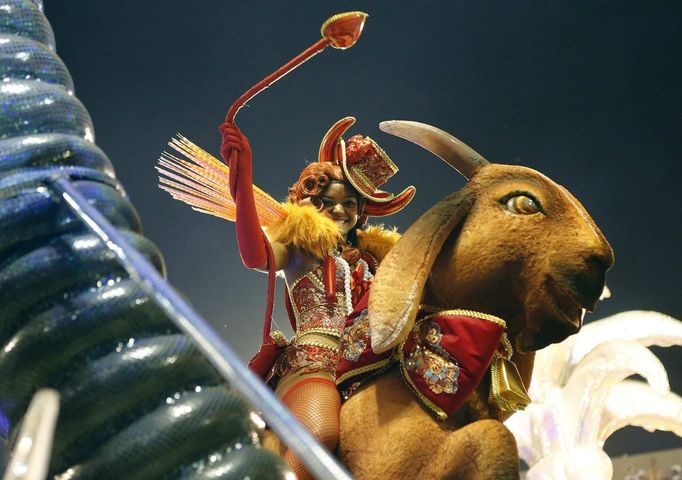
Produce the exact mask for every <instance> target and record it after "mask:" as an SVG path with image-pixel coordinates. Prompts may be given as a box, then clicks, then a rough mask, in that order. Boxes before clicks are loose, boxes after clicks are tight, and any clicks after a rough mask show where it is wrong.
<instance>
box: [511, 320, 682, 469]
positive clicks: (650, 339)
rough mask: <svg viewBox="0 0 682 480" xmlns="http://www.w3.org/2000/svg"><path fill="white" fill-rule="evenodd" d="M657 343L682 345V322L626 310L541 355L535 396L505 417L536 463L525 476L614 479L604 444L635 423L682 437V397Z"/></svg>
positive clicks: (535, 372) (523, 452) (535, 374)
mask: <svg viewBox="0 0 682 480" xmlns="http://www.w3.org/2000/svg"><path fill="white" fill-rule="evenodd" d="M652 345H655V346H660V347H669V346H673V345H678V346H679V345H682V322H681V321H679V320H676V319H674V318H672V317H669V316H667V315H664V314H662V313H657V312H649V311H629V312H623V313H620V314H617V315H613V316H611V317H607V318H604V319H602V320H598V321H595V322H592V323H590V324H587V325H585V326H584V327H583V329H582V330H581V332H580V333H579V334H577V335H573V336H572V337H569V338H568V339H567V340H565V341H564V342H562V343H560V344H556V345H551V346H549V347H547V348H545V349H544V350H541V351H540V352H538V353H537V356H536V361H535V368H534V370H533V383H532V385H531V388H530V390H529V393H530V396H531V398H532V400H533V401H532V403H531V404H530V405H529V406H528V407H527V408H526V410H525V411H523V412H518V413H516V414H515V415H513V416H512V417H511V418H510V419H509V420H507V422H505V424H506V426H507V427H509V429H510V430H511V431H512V432H513V433H514V436H515V437H516V441H517V443H518V447H519V454H520V457H521V458H522V459H523V460H524V461H525V462H526V463H527V464H528V465H529V466H530V470H529V471H528V475H527V477H526V478H528V479H531V480H534V479H545V478H552V479H555V480H573V479H580V480H585V479H595V480H596V479H599V480H601V479H611V478H612V476H613V467H612V464H611V459H610V458H609V457H608V456H607V455H606V453H605V452H604V450H603V446H604V442H605V441H606V439H607V438H608V437H609V436H611V434H612V433H614V432H615V431H617V430H619V429H621V428H623V427H626V426H629V425H632V426H637V427H642V428H644V429H645V430H648V431H654V430H663V431H670V432H673V433H675V434H676V435H678V436H680V437H682V397H680V396H679V395H677V394H675V393H673V392H671V391H670V385H669V383H668V375H667V373H666V370H665V367H664V366H663V364H662V363H661V361H660V360H659V359H658V358H657V357H656V356H655V355H654V354H653V353H652V352H651V350H649V348H648V347H649V346H652ZM632 375H639V376H641V377H642V378H643V379H644V380H634V379H631V378H629V377H631V376H632Z"/></svg>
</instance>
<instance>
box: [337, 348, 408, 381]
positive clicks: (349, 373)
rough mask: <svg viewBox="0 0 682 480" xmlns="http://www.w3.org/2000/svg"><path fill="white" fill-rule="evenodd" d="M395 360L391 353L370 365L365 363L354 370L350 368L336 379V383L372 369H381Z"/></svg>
mask: <svg viewBox="0 0 682 480" xmlns="http://www.w3.org/2000/svg"><path fill="white" fill-rule="evenodd" d="M394 360H395V358H394V357H393V355H390V356H389V357H387V358H384V359H383V360H379V361H378V362H374V363H370V364H369V365H365V366H363V367H359V368H356V369H354V370H349V371H347V372H346V373H344V374H343V375H341V376H340V377H338V378H337V379H336V384H337V385H340V384H341V383H343V382H345V381H346V380H348V379H349V378H351V377H353V376H356V375H362V374H363V373H367V372H371V371H372V370H377V371H378V370H381V369H382V368H384V367H386V366H388V365H390V364H391V363H393V361H394Z"/></svg>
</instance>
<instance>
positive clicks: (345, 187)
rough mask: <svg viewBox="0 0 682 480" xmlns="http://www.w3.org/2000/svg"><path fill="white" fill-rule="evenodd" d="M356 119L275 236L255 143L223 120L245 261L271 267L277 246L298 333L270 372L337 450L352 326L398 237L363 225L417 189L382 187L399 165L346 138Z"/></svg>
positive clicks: (304, 179)
mask: <svg viewBox="0 0 682 480" xmlns="http://www.w3.org/2000/svg"><path fill="white" fill-rule="evenodd" d="M354 122H355V119H354V118H352V117H346V118H344V119H341V120H340V121H339V122H337V123H336V124H335V125H334V126H332V128H331V129H330V130H329V132H328V133H327V135H326V136H325V137H324V139H323V141H322V145H321V147H320V153H319V158H318V162H317V163H313V164H310V165H308V166H307V167H305V168H304V169H303V171H302V172H301V174H300V176H299V179H298V181H297V182H296V183H294V184H293V185H292V187H291V188H290V189H289V202H288V204H284V205H282V207H283V208H284V210H285V211H286V217H285V218H284V219H283V220H282V221H281V222H278V223H277V224H274V225H269V226H268V228H267V237H266V235H265V234H264V233H263V231H262V230H261V226H260V224H259V222H258V217H257V215H256V206H255V202H254V197H253V185H252V175H251V147H250V145H249V142H248V140H247V138H246V137H245V136H244V135H243V134H242V133H241V131H240V130H239V129H238V128H237V127H236V125H235V124H234V123H230V122H226V123H224V124H223V125H221V126H220V132H221V134H222V136H223V141H222V146H221V154H222V156H223V158H224V159H225V160H226V162H228V164H229V163H230V159H231V158H234V159H235V161H233V162H232V164H230V165H229V166H230V170H231V193H232V196H233V199H234V201H235V203H236V208H237V221H236V223H237V241H238V245H239V251H240V254H241V256H242V261H243V262H244V264H245V265H246V266H247V267H249V268H255V269H259V270H267V268H268V266H269V265H268V255H267V250H268V248H269V247H271V248H272V250H271V252H272V256H271V257H270V258H272V259H273V261H274V264H275V265H274V266H275V270H278V271H282V272H283V273H284V277H285V280H286V284H287V290H288V298H287V300H288V302H287V303H288V305H287V310H288V311H289V313H290V316H293V318H292V324H293V325H294V327H295V331H296V335H295V337H294V338H293V340H292V341H291V343H290V344H289V345H288V346H287V347H286V349H285V350H284V353H283V354H282V355H281V356H280V357H279V358H278V360H277V362H276V363H275V365H274V366H273V367H272V369H271V371H270V374H269V376H268V377H269V379H270V380H271V381H272V382H273V383H274V384H275V385H276V386H275V392H276V394H277V395H278V396H279V397H280V398H281V399H282V402H283V403H284V404H285V405H287V407H288V408H289V409H290V410H291V411H292V413H293V414H294V415H295V416H296V417H297V418H298V419H299V420H300V421H301V422H302V423H303V425H305V426H306V427H307V428H308V429H309V430H310V431H311V433H312V434H313V435H314V436H315V437H316V438H317V439H318V440H319V441H320V442H321V443H322V444H323V445H325V446H326V447H327V448H328V449H329V450H331V451H334V449H335V448H336V446H337V443H338V440H339V412H340V408H341V399H340V396H339V393H338V391H337V388H336V375H335V372H336V367H337V365H338V363H339V345H340V341H341V337H342V335H343V329H344V324H345V323H346V319H347V317H348V316H349V315H350V314H351V312H352V311H353V309H354V307H356V306H357V305H358V302H360V301H361V297H363V295H365V294H366V293H367V289H368V288H369V285H370V284H371V281H372V277H373V274H374V271H375V269H376V266H377V263H378V261H380V260H381V258H382V257H383V256H384V255H385V253H386V252H387V251H388V250H389V249H390V247H391V246H392V245H393V244H394V243H395V241H396V240H397V238H398V234H397V233H395V232H394V231H385V230H383V228H382V227H370V228H368V229H364V230H363V229H361V228H362V227H363V226H364V224H365V221H366V219H367V217H368V216H385V215H390V214H392V213H395V212H397V211H399V210H401V209H402V208H404V207H405V206H406V205H407V204H408V203H409V202H410V200H411V199H412V198H413V196H414V193H415V190H414V187H408V188H406V189H405V190H404V191H403V192H402V193H400V194H399V195H397V196H395V195H392V194H389V193H387V192H383V191H381V190H378V187H379V186H381V185H382V184H383V183H384V182H386V180H388V179H389V178H390V177H391V176H393V175H394V174H395V173H396V172H397V170H398V169H397V167H396V166H395V164H393V162H392V161H391V160H390V159H389V158H388V156H387V155H386V153H385V152H384V151H383V150H382V149H381V148H380V147H379V146H378V145H377V144H376V142H374V141H373V140H372V139H370V138H368V137H363V136H361V135H356V136H353V137H351V138H350V139H349V140H348V143H347V144H346V143H345V142H344V140H343V139H342V138H341V137H342V135H343V133H344V132H345V131H346V130H347V129H348V128H349V127H350V126H351V125H352V124H353V123H354ZM233 151H236V152H238V153H237V155H236V157H233V156H232V155H233V154H232V152H233ZM285 459H286V460H287V461H288V462H289V464H290V465H291V467H292V469H293V470H294V472H295V473H296V474H297V475H298V478H299V479H306V478H311V476H310V474H309V473H308V472H307V471H306V470H305V468H304V466H303V464H302V463H301V462H300V461H299V459H298V458H296V457H295V456H294V455H293V453H292V451H291V450H287V451H286V453H285Z"/></svg>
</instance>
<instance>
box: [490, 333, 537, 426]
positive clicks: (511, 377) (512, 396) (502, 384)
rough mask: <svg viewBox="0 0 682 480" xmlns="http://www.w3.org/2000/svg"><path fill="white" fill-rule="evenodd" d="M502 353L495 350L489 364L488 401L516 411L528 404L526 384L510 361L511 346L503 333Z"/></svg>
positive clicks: (504, 409) (503, 408)
mask: <svg viewBox="0 0 682 480" xmlns="http://www.w3.org/2000/svg"><path fill="white" fill-rule="evenodd" d="M501 342H502V345H503V347H504V350H505V352H504V354H501V353H499V352H495V355H494V357H493V361H492V363H491V364H490V395H489V398H488V401H489V402H490V403H492V404H493V405H497V407H498V408H499V409H500V410H502V411H504V412H510V413H513V412H517V411H519V410H523V409H524V408H526V407H527V406H528V404H530V402H531V398H530V396H529V395H528V391H527V390H526V386H525V385H524V384H523V380H522V379H521V374H519V370H518V368H516V364H515V363H514V362H512V361H511V356H512V347H511V344H510V343H509V340H508V339H507V335H506V334H505V335H504V336H503V337H502V341H501Z"/></svg>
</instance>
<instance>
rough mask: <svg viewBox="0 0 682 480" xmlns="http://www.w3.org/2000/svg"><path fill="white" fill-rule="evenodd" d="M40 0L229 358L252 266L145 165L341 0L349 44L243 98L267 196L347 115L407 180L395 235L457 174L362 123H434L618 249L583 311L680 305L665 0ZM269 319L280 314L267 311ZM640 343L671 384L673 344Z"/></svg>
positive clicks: (254, 294) (673, 97)
mask: <svg viewBox="0 0 682 480" xmlns="http://www.w3.org/2000/svg"><path fill="white" fill-rule="evenodd" d="M45 3H46V5H45V11H46V14H47V16H48V19H50V21H51V23H52V26H53V28H54V30H55V35H56V39H57V51H58V53H59V54H60V56H61V57H62V59H63V60H64V62H65V63H66V65H67V66H68V68H69V70H70V71H71V74H72V76H73V78H74V81H75V85H76V95H77V96H78V97H79V98H80V100H81V101H82V102H83V104H84V105H85V106H86V108H87V109H88V110H89V112H90V114H91V116H92V117H93V120H94V124H95V128H96V134H97V144H98V145H99V146H100V147H101V148H102V149H103V150H104V151H105V152H107V154H108V155H109V157H110V158H111V160H112V161H113V163H114V165H115V167H116V169H117V175H118V177H119V179H120V180H121V181H122V182H123V184H124V185H125V186H126V189H127V191H128V193H129V195H130V196H131V198H132V200H133V203H134V204H135V205H136V207H137V209H138V211H139V213H140V216H141V218H142V221H143V224H144V226H145V234H146V235H147V236H148V237H150V238H151V239H152V240H154V241H155V242H156V243H157V244H158V245H159V247H160V248H161V250H162V251H163V252H164V255H165V258H166V261H167V264H168V271H169V278H170V281H171V282H172V283H173V285H175V286H176V287H177V288H178V289H179V290H180V291H182V292H183V293H184V294H185V295H186V296H187V297H188V298H189V299H190V300H191V302H192V304H193V305H194V306H195V307H196V308H197V310H198V311H199V312H200V313H201V314H202V315H204V316H205V318H206V319H208V320H209V321H210V322H211V323H212V324H213V325H215V326H216V327H217V328H218V329H219V330H220V331H221V332H222V333H223V335H224V337H225V338H226V339H227V340H228V341H229V342H230V343H231V345H232V346H233V347H234V348H235V349H236V351H237V352H238V353H239V354H240V355H241V356H243V357H244V358H248V356H249V355H250V354H251V353H252V352H253V351H254V350H255V349H256V348H257V346H258V343H259V339H260V335H259V330H260V328H261V325H262V315H263V306H262V303H263V299H264V294H265V277H264V276H263V275H260V274H258V273H254V272H249V271H247V270H245V269H244V268H243V267H242V265H241V262H240V260H239V257H238V253H237V250H236V242H235V240H234V228H233V225H232V224H229V223H227V222H224V221H221V220H218V219H215V218H213V217H209V216H204V215H200V214H198V213H195V212H193V211H191V210H190V209H189V208H188V207H187V206H185V205H184V204H180V203H178V202H175V201H173V200H171V199H170V197H169V196H168V195H166V194H165V193H164V192H162V191H160V190H159V189H158V188H157V187H156V183H157V179H156V172H155V170H154V168H153V167H154V164H155V161H156V159H157V157H158V155H159V153H160V152H161V151H162V150H164V149H165V144H166V142H167V141H168V139H169V138H170V137H171V136H172V135H174V134H175V132H182V133H183V134H185V135H186V136H188V137H189V138H191V139H193V140H194V141H195V142H196V143H198V144H200V145H202V146H204V147H205V148H207V149H208V150H209V151H211V152H213V153H214V154H217V153H218V145H219V137H218V134H217V129H216V128H217V126H218V124H219V123H220V122H221V121H222V119H223V118H224V115H225V112H226V110H227V107H228V106H229V105H230V104H231V103H232V101H233V100H234V99H235V98H237V97H238V96H239V95H240V94H241V93H242V92H243V91H244V90H245V89H246V88H248V87H249V86H250V85H251V84H253V83H255V82H256V81H258V80H259V79H261V78H262V77H263V76H265V75H266V74H267V73H270V72H271V71H272V70H274V69H275V68H277V67H278V66H280V65H281V64H282V63H284V62H285V61H286V60H288V59H289V58H291V57H292V56H294V55H295V54H297V53H298V52H299V51H301V50H302V49H304V48H305V47H307V46H309V45H310V44H312V43H313V42H314V41H315V40H317V39H318V38H319V33H318V31H319V26H320V25H321V23H322V21H323V20H324V19H326V18H327V17H328V16H330V15H331V14H333V13H337V12H339V11H346V10H353V9H357V10H363V11H366V12H368V13H369V14H370V18H369V19H368V21H367V24H366V26H365V31H364V33H363V36H362V38H361V39H360V41H359V42H358V44H357V45H356V46H355V47H353V48H352V49H350V50H347V51H343V52H342V51H334V50H331V49H329V50H328V51H325V52H323V53H322V54H321V55H319V56H318V57H316V58H315V59H313V60H311V61H310V62H309V63H307V64H305V65H304V66H302V67H301V68H300V69H298V70H297V71H295V72H294V73H292V74H291V75H290V76H288V77H286V78H284V79H283V80H282V81H280V82H279V83H278V84H277V85H275V86H274V87H273V88H271V89H269V90H268V91H266V92H264V93H262V94H261V95H260V96H258V97H257V98H256V99H254V100H253V101H252V102H251V105H250V107H249V108H245V109H243V110H242V112H241V113H240V115H239V117H238V123H239V125H240V126H241V128H242V129H243V130H244V132H245V133H246V134H247V135H248V136H249V138H250V140H251V144H252V146H253V149H254V177H255V182H256V183H257V184H258V185H259V186H261V187H262V188H264V189H265V190H266V191H268V192H270V193H271V194H273V195H274V196H276V197H278V198H281V197H282V196H283V195H284V194H285V193H286V188H287V187H288V186H289V185H290V184H291V183H292V182H293V181H294V180H295V177H296V175H297V173H298V171H299V170H300V169H301V168H302V166H303V165H304V162H305V161H310V160H314V159H315V158H316V154H317V148H318V146H319V142H320V139H321V137H322V135H323V134H324V133H325V131H326V130H327V128H328V127H329V126H330V125H331V124H332V123H333V122H334V121H336V120H337V119H339V118H341V117H342V116H345V115H354V116H356V117H357V119H358V123H357V125H356V127H354V128H353V130H352V133H353V134H354V133H363V134H366V135H370V136H372V137H374V138H375V139H377V140H378V141H379V143H380V144H381V145H382V146H383V147H384V148H385V149H386V150H387V151H388V152H389V154H390V155H391V156H392V158H393V160H394V161H395V162H396V163H397V164H398V165H399V167H400V169H401V170H400V172H399V173H398V174H397V175H396V176H395V177H394V178H393V179H392V180H391V182H390V183H389V184H388V185H387V187H388V189H389V190H391V191H398V190H401V189H402V188H403V187H404V186H405V185H407V184H413V185H415V186H416V187H417V199H416V200H415V201H413V202H412V204H411V205H410V206H409V207H408V208H407V209H405V210H404V211H403V212H401V214H399V215H397V216H395V217H393V218H391V219H390V222H391V224H394V225H397V226H398V227H399V228H400V229H401V230H404V229H405V228H406V227H407V226H408V225H409V224H410V222H412V221H414V220H415V219H416V218H417V217H418V216H419V215H420V214H421V213H422V212H424V211H425V210H426V209H427V208H428V206H430V205H432V204H433V203H435V202H436V201H438V200H439V199H440V198H442V197H443V196H445V195H446V194H448V193H449V192H451V191H453V190H456V189H458V188H460V187H461V186H462V185H463V184H464V180H463V179H462V178H460V177H458V176H457V175H456V174H455V172H454V171H452V170H450V169H449V168H448V167H447V166H445V164H443V163H442V162H440V161H439V160H438V159H436V158H435V157H433V156H431V155H430V154H428V153H427V152H425V151H423V150H421V149H420V148H418V147H415V146H413V145H411V144H408V143H407V142H404V141H402V140H399V139H397V138H393V137H389V136H387V135H384V134H383V133H381V132H380V131H379V130H378V127H377V125H378V123H379V122H380V121H381V120H387V119H395V118H399V119H409V120H417V121H422V122H425V123H430V124H432V125H436V126H438V127H440V128H443V129H444V130H447V131H449V132H451V133H453V134H454V135H456V136H457V137H459V138H461V139H462V140H464V141H465V142H467V143H468V144H469V145H471V146H472V147H474V148H475V149H477V150H478V151H479V152H481V153H482V154H483V155H484V156H486V157H487V158H488V159H489V160H491V161H495V162H499V163H510V164H523V165H526V166H529V167H532V168H535V169H538V170H540V171H542V172H544V173H546V174H547V175H549V176H550V177H552V178H553V179H554V180H556V181H558V182H559V183H561V184H563V185H564V186H566V187H567V188H568V189H569V190H571V191H572V192H573V193H574V194H575V195H576V197H578V199H580V200H581V202H582V203H583V204H584V205H585V207H586V208H587V210H588V211H589V212H590V213H591V215H592V216H593V217H594V219H595V220H596V221H597V223H598V224H599V225H600V227H601V229H602V230H603V231H604V233H605V234H606V236H607V237H608V238H609V240H610V242H611V244H612V246H613V248H614V250H615V252H616V258H617V264H616V266H615V268H614V269H613V270H612V271H611V273H610V274H609V279H608V283H609V286H610V288H611V290H612V292H613V297H612V298H611V299H610V300H608V301H607V302H606V303H603V304H601V305H600V307H599V309H598V311H597V312H596V314H593V315H592V318H593V319H594V318H601V317H604V316H606V315H609V314H612V313H616V312H621V311H625V310H632V309H650V310H657V311H661V312H664V313H667V314H669V315H672V316H674V317H676V318H682V299H681V298H680V297H681V292H680V278H681V275H680V270H681V269H682V261H681V257H682V255H680V238H681V235H680V227H681V221H680V219H681V217H682V215H681V213H682V212H681V210H682V209H681V207H680V200H679V185H680V182H681V181H682V175H680V173H679V165H680V159H681V158H682V135H681V134H680V133H681V128H680V127H682V101H681V100H682V61H681V60H682V58H681V52H682V48H681V47H682V45H681V44H682V41H681V40H680V38H681V37H680V33H679V31H680V30H679V27H680V25H681V24H682V22H681V21H682V3H681V2H679V1H675V0H669V1H664V0H657V1H648V2H647V1H615V0H614V1H596V2H587V1H581V2H570V1H564V2H558V1H549V0H548V1H517V2H472V1H459V2H445V1H443V2H434V1H424V2H419V4H417V2H406V1H402V2H381V1H378V0H377V1H373V2H355V3H353V4H350V2H340V1H328V2H319V1H312V0H308V1H300V2H293V1H286V2H275V1H268V2H265V1H250V2H235V1H233V2H229V1H218V0H206V1H196V2H187V1H180V0H166V1H163V2H158V1H155V2H152V1H148V0H119V1H117V2H93V1H91V0H69V1H58V0H46V1H45ZM190 5H192V7H190ZM277 318H278V319H279V321H278V323H279V324H280V325H284V324H285V323H286V320H284V318H285V317H284V314H283V312H282V309H280V311H279V312H278V314H277ZM656 353H658V354H660V356H661V358H662V359H663V360H664V361H665V363H666V365H667V366H668V370H669V373H670V376H671V385H672V388H673V389H674V390H675V391H676V392H678V393H680V392H682V372H681V371H680V361H681V360H682V349H680V348H679V347H677V349H676V350H675V349H669V350H667V351H664V349H656ZM679 446H682V441H681V440H680V439H679V438H677V437H674V436H673V435H665V434H656V435H653V434H649V433H646V432H644V431H643V430H635V429H627V430H626V431H622V432H619V433H617V434H616V435H614V436H613V437H612V438H611V439H610V440H609V442H607V450H608V451H609V452H610V453H612V454H620V453H623V452H631V453H632V452H635V451H640V450H648V449H652V448H672V447H679Z"/></svg>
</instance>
